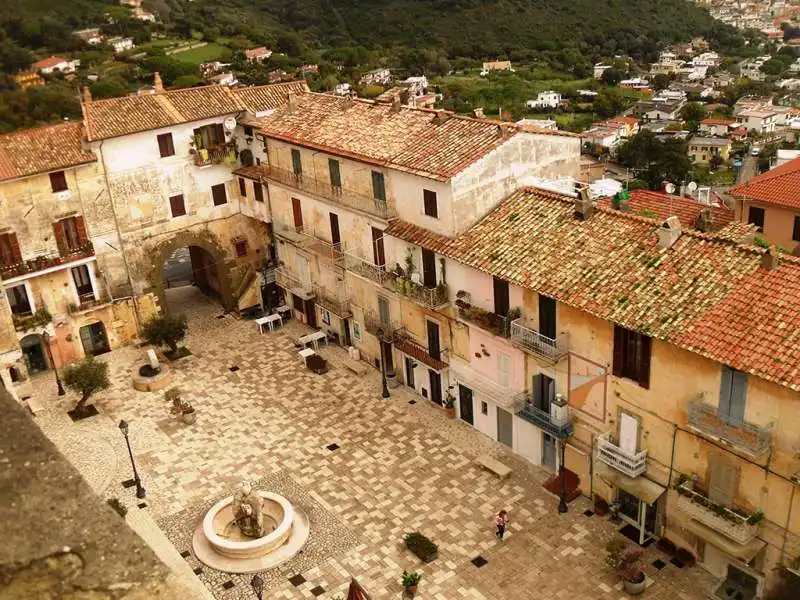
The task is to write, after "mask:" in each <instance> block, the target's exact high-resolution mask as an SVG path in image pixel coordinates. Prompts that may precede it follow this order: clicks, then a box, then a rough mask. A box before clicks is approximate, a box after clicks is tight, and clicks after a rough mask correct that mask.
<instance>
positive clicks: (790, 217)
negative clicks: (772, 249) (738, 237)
mask: <svg viewBox="0 0 800 600" xmlns="http://www.w3.org/2000/svg"><path fill="white" fill-rule="evenodd" d="M751 206H755V207H758V208H763V209H764V231H763V232H760V233H758V234H757V235H758V236H759V237H762V238H764V239H765V240H767V241H768V242H769V243H771V244H776V245H778V246H782V247H783V248H787V249H789V250H794V248H795V247H797V246H798V245H800V240H793V239H792V233H793V231H794V221H795V218H798V217H800V210H792V209H790V208H783V207H781V206H775V205H774V204H764V203H763V202H755V201H753V200H747V199H745V200H743V202H742V211H741V215H740V219H741V221H742V222H743V223H747V222H748V221H747V220H748V215H749V214H750V207H751Z"/></svg>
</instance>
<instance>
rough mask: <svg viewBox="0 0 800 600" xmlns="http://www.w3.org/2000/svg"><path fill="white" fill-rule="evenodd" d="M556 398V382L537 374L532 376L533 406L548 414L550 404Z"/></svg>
mask: <svg viewBox="0 0 800 600" xmlns="http://www.w3.org/2000/svg"><path fill="white" fill-rule="evenodd" d="M555 396H556V382H555V381H554V380H553V379H551V378H550V377H548V376H547V375H545V374H544V373H539V374H537V375H534V376H533V405H534V406H535V407H536V408H538V409H539V410H541V411H543V412H546V413H547V414H550V403H551V402H552V401H553V400H554V399H555Z"/></svg>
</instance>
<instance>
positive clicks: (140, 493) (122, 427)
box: [119, 419, 146, 500]
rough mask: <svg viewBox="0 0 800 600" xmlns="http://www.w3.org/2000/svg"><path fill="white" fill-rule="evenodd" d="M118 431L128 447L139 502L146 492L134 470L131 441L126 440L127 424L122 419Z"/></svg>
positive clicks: (134, 463) (137, 473)
mask: <svg viewBox="0 0 800 600" xmlns="http://www.w3.org/2000/svg"><path fill="white" fill-rule="evenodd" d="M119 430H120V431H121V432H122V435H124V436H125V443H126V444H127V445H128V456H130V457H131V466H132V467H133V481H134V482H135V483H136V497H137V498H139V499H140V500H141V499H142V498H144V497H145V494H146V491H145V489H144V488H143V487H142V480H141V479H139V472H138V471H137V470H136V461H135V460H133V451H132V450H131V440H130V439H129V438H128V423H127V421H125V420H124V419H123V420H122V421H120V422H119Z"/></svg>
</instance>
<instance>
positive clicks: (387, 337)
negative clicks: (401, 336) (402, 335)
mask: <svg viewBox="0 0 800 600" xmlns="http://www.w3.org/2000/svg"><path fill="white" fill-rule="evenodd" d="M364 329H366V330H367V331H368V332H369V333H371V334H372V335H374V336H376V337H379V338H381V339H382V340H384V341H386V342H391V341H392V340H393V339H394V334H395V332H396V331H398V330H399V329H400V324H399V323H397V322H396V321H392V320H391V319H388V320H386V319H381V318H380V315H378V314H377V313H375V312H373V311H371V310H367V309H364Z"/></svg>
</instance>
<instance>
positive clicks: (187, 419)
mask: <svg viewBox="0 0 800 600" xmlns="http://www.w3.org/2000/svg"><path fill="white" fill-rule="evenodd" d="M181 419H183V422H184V423H186V424H187V425H191V424H192V423H194V422H195V421H196V420H197V413H196V412H195V411H192V412H185V413H183V414H182V415H181Z"/></svg>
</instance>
